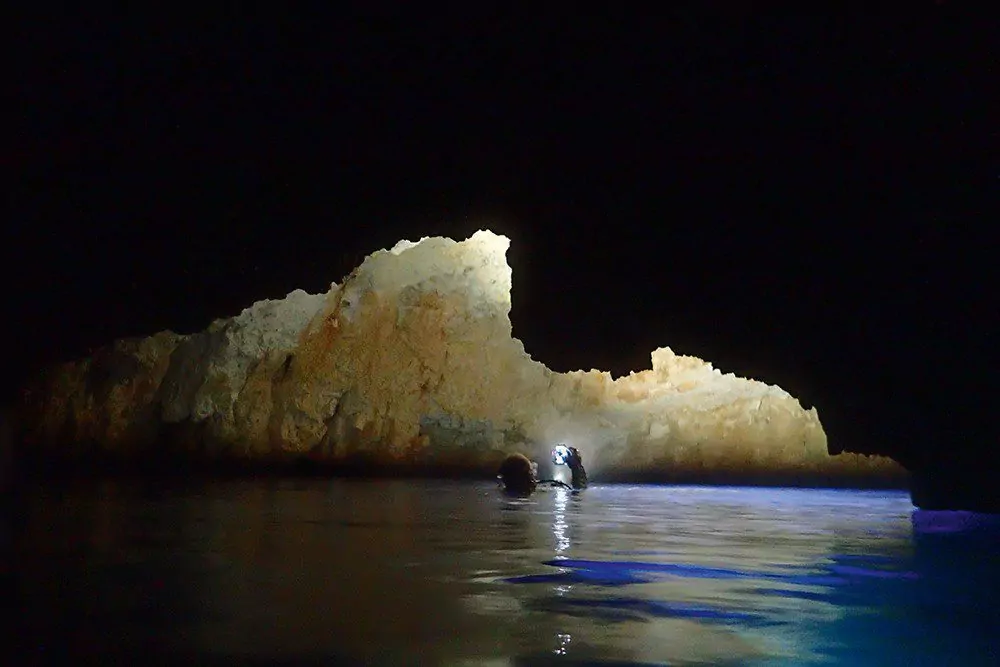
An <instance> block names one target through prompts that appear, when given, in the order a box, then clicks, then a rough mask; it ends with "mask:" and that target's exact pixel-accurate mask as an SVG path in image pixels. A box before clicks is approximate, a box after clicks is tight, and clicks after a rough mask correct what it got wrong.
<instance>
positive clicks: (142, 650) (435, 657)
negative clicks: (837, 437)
mask: <svg viewBox="0 0 1000 667" xmlns="http://www.w3.org/2000/svg"><path fill="white" fill-rule="evenodd" d="M26 509H27V515H26V520H25V523H24V527H23V534H22V535H21V536H20V539H19V540H18V542H17V545H16V546H17V558H18V560H17V563H18V566H19V575H20V576H19V582H20V592H21V595H20V597H19V598H18V603H19V604H20V606H21V608H20V609H19V610H18V611H19V613H20V616H21V619H22V624H23V628H21V630H22V632H21V643H22V644H23V646H24V649H25V651H27V652H28V654H29V656H35V657H37V656H40V655H46V656H51V655H52V652H53V651H55V652H57V653H58V652H63V653H66V652H69V653H76V654H99V653H103V654H106V655H113V654H119V653H120V654H125V655H132V656H134V655H136V654H141V655H147V656H148V655H151V654H152V655H157V656H159V657H161V658H163V659H165V660H169V659H175V660H176V661H177V662H182V661H184V660H187V659H190V658H192V657H196V658H199V659H202V660H204V659H206V658H211V657H213V656H215V657H219V658H220V659H221V660H223V661H225V660H230V659H236V658H258V659H261V660H263V661H277V662H281V663H283V664H284V663H288V662H296V661H300V662H303V661H312V660H316V661H326V664H329V663H330V661H331V660H333V661H335V662H337V663H338V664H339V663H348V664H362V663H364V664H370V663H372V662H376V663H379V664H401V663H406V664H418V663H419V664H548V663H549V662H552V664H556V663H558V664H602V663H603V662H605V661H606V662H609V663H610V662H614V664H662V663H664V662H666V663H669V664H739V665H772V664H775V665H777V664H812V663H815V664H852V665H856V664H935V665H936V664H965V665H975V664H994V663H993V660H992V659H991V658H990V657H989V656H990V653H991V652H994V653H995V652H996V651H997V639H996V636H997V635H998V631H1000V622H998V619H1000V615H998V612H997V611H996V610H995V609H994V608H993V605H992V602H993V600H992V599H991V598H992V594H990V593H988V592H987V591H990V590H993V589H1000V587H997V586H995V584H997V583H998V574H1000V572H998V569H1000V562H998V560H997V559H998V555H997V554H998V549H997V547H998V545H1000V541H998V535H1000V526H998V525H997V524H996V522H995V521H994V520H992V519H989V518H987V517H983V516H982V515H969V514H964V513H927V512H916V513H914V511H913V508H912V506H911V505H910V502H909V498H908V496H907V495H906V494H904V493H897V492H859V491H839V490H807V489H740V488H709V487H654V486H604V485H595V486H592V487H591V488H589V489H588V490H586V491H585V492H582V493H570V492H568V491H566V490H564V489H547V490H544V491H540V492H539V493H537V494H536V495H535V496H533V497H532V498H529V499H508V498H505V497H503V496H502V495H500V494H499V493H498V492H497V490H496V489H495V488H494V487H493V486H492V485H489V484H466V483H446V482H349V481H342V480H335V481H317V480H309V481H303V480H292V481H277V482H276V481H239V482H213V483H206V484H195V483H191V484H187V485H183V486H180V485H172V486H164V485H159V486H156V485H153V486H150V485H145V486H144V485H141V484H138V483H132V484H120V483H111V482H104V483H100V484H94V485H90V486H84V487H76V488H72V489H61V490H46V489H41V488H39V489H36V490H34V491H33V492H31V493H30V494H29V496H28V499H27V506H26ZM994 657H995V656H994Z"/></svg>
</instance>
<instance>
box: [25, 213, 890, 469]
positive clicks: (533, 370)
mask: <svg viewBox="0 0 1000 667" xmlns="http://www.w3.org/2000/svg"><path fill="white" fill-rule="evenodd" d="M508 246H509V240H508V239H507V238H505V237H503V236H498V235H496V234H493V233H491V232H489V231H480V232H477V233H476V234H474V235H473V236H471V237H470V238H469V239H467V240H465V241H461V242H456V241H453V240H451V239H446V238H425V239H423V240H421V241H420V242H417V243H413V242H408V241H401V242H400V243H398V244H397V245H396V246H395V247H393V248H392V249H390V250H380V251H378V252H375V253H373V254H372V255H370V256H368V257H367V258H366V259H365V261H364V262H363V263H362V264H361V266H359V267H358V268H356V269H355V270H354V271H353V272H352V273H351V274H350V275H349V276H347V277H346V278H345V279H344V281H343V283H342V284H340V285H338V284H333V285H331V287H330V290H329V291H328V292H327V293H326V294H318V295H310V294H307V293H305V292H303V291H301V290H299V291H295V292H292V293H291V294H289V295H288V296H287V297H285V298H284V299H281V300H273V301H272V300H268V301H261V302H258V303H255V304H254V305H252V306H251V307H250V308H247V309H246V310H244V311H243V312H242V313H241V314H240V315H238V316H236V317H233V318H230V319H222V320H217V321H215V322H213V323H212V324H211V325H210V326H209V327H208V328H207V329H206V330H205V331H202V332H200V333H196V334H193V335H178V334H175V333H172V332H169V331H168V332H162V333H158V334H155V335H153V336H150V337H148V338H144V339H128V340H119V341H116V342H114V343H113V344H111V345H109V346H108V347H106V348H104V349H102V350H100V351H98V352H97V353H96V354H94V355H93V356H91V357H89V358H87V359H83V360H81V361H77V362H73V363H68V364H65V365H62V366H59V367H56V368H53V369H51V370H50V371H49V372H48V373H46V374H45V375H44V376H43V377H40V378H39V380H38V382H36V383H35V384H34V385H33V387H32V388H31V389H29V390H28V391H26V392H25V403H24V405H23V406H22V408H23V410H22V415H23V419H22V421H23V423H24V426H25V430H24V432H23V434H22V439H23V441H24V442H25V443H26V444H27V445H28V446H29V447H30V448H32V450H33V451H36V452H45V455H46V456H55V457H60V456H67V455H71V454H72V453H73V451H74V448H81V447H86V448H88V449H87V451H92V449H93V448H96V449H97V450H98V451H101V452H104V453H109V452H110V453H117V454H122V455H134V456H140V455H142V454H143V453H149V452H158V451H159V452H163V451H169V452H173V453H176V454H177V455H181V454H185V453H186V454H190V455H196V456H208V457H235V458H239V459H251V460H267V459H269V458H280V457H282V456H303V455H304V456H309V457H311V458H313V459H316V460H319V461H327V462H349V461H356V460H365V461H369V462H372V463H375V464H378V465H385V466H391V465H402V466H405V465H410V466H418V467H419V466H435V465H448V466H459V467H463V466H464V467H467V468H482V469H491V468H492V466H495V464H496V463H497V462H498V461H500V460H501V459H502V458H503V457H504V456H505V455H506V454H507V453H509V452H514V451H524V452H527V453H530V454H532V455H535V456H543V455H544V453H545V452H546V451H548V448H549V447H550V446H551V444H553V443H555V442H568V443H571V444H573V445H575V446H577V447H578V448H579V449H580V451H581V452H582V453H583V455H584V457H585V460H586V461H587V462H588V463H587V465H588V469H589V470H590V471H591V474H592V476H593V477H595V478H597V479H600V477H601V476H602V473H603V474H604V475H606V476H607V477H608V478H613V477H615V476H616V475H617V476H619V477H626V478H627V477H628V476H630V475H640V474H648V473H651V472H652V473H655V475H657V476H659V477H662V478H671V479H674V478H676V479H681V478H686V477H691V478H697V477H699V476H706V475H707V476H711V475H716V474H723V475H732V476H734V477H735V478H740V477H752V476H754V475H765V476H767V475H777V476H779V477H780V476H789V475H792V476H795V475H806V476H808V475H819V476H833V477H836V476H838V475H858V476H861V477H866V476H868V477H871V476H888V477H898V476H900V475H901V474H902V473H903V471H902V469H901V468H899V467H898V466H897V465H896V464H895V463H893V462H892V461H891V460H889V459H882V458H879V457H870V458H869V457H864V456H855V455H850V454H844V455H839V456H829V455H828V454H827V446H826V435H825V433H824V431H823V427H822V425H821V424H820V420H819V416H818V414H817V412H816V410H815V409H811V410H805V409H803V408H802V406H801V405H800V404H799V402H798V401H797V400H796V399H795V398H793V397H792V396H790V395H789V394H788V393H787V392H785V391H783V390H782V389H780V388H779V387H776V386H771V385H767V384H765V383H763V382H758V381H756V380H749V379H743V378H739V377H736V376H734V375H731V374H722V373H720V372H719V371H718V370H715V369H713V368H712V366H711V364H709V363H707V362H705V361H702V360H701V359H697V358H695V357H689V356H681V355H677V354H675V353H674V352H673V351H672V350H671V349H670V348H669V347H666V348H660V349H657V350H655V351H653V353H652V368H651V369H650V370H644V371H641V372H638V373H631V374H630V375H628V376H627V377H621V378H618V379H614V378H612V377H611V375H610V374H609V373H606V372H601V371H597V370H591V371H575V372H571V373H556V372H553V371H551V370H549V369H548V368H546V367H545V366H544V365H543V364H541V363H539V362H537V361H534V360H533V359H531V357H530V356H529V355H528V354H527V353H526V352H525V350H524V347H523V345H522V344H521V342H520V341H519V340H517V339H516V338H513V337H512V332H511V323H510V319H509V312H510V305H511V302H510V294H511V269H510V267H509V266H508V265H507V262H506V251H507V248H508Z"/></svg>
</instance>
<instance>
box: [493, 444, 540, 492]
mask: <svg viewBox="0 0 1000 667" xmlns="http://www.w3.org/2000/svg"><path fill="white" fill-rule="evenodd" d="M499 479H500V484H501V485H502V486H503V490H504V491H505V492H506V493H508V494H510V495H512V496H530V495H531V494H532V493H534V491H535V488H536V487H537V486H538V480H537V479H535V471H534V469H533V467H532V465H531V460H530V459H528V457H527V456H525V455H524V454H511V455H510V456H508V457H507V458H506V459H504V461H503V463H501V464H500V474H499Z"/></svg>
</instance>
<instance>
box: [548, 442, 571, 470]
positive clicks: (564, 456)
mask: <svg viewBox="0 0 1000 667" xmlns="http://www.w3.org/2000/svg"><path fill="white" fill-rule="evenodd" d="M569 457H570V453H569V447H567V446H566V445H556V446H555V448H554V449H553V450H552V462H553V463H555V464H556V465H557V466H564V465H566V464H567V462H568V461H569Z"/></svg>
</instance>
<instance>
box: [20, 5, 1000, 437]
mask: <svg viewBox="0 0 1000 667" xmlns="http://www.w3.org/2000/svg"><path fill="white" fill-rule="evenodd" d="M468 4H469V5H474V4H475V3H468ZM692 4H693V6H694V7H697V9H690V8H687V9H685V8H683V6H680V7H675V8H672V9H670V8H667V9H661V10H658V12H657V14H656V15H655V16H654V15H626V14H625V13H621V12H619V11H617V10H614V11H612V10H606V11H605V12H603V13H600V14H584V13H582V12H580V11H572V12H560V11H552V12H551V13H547V14H543V13H538V12H535V13H532V14H517V13H515V11H514V10H513V9H511V8H510V6H508V5H506V4H504V5H498V6H497V8H496V9H495V10H489V9H483V8H482V7H477V8H476V9H475V10H470V11H469V12H468V13H466V14H465V15H449V16H444V15H440V16H428V15H422V14H419V13H411V14H408V15H396V14H390V13H387V12H386V13H380V12H379V11H375V10H372V11H365V12H355V13H347V12H344V13H334V12H333V11H325V12H321V13H317V14H313V15H304V14H301V13H292V12H290V11H289V12H288V13H261V14H249V13H246V12H245V11H244V10H236V9H227V10H215V11H208V10H206V11H205V12H201V13H193V14H181V13H172V14H163V15H154V14H152V13H147V14H130V15H127V16H126V15H111V14H103V15H98V14H86V13H81V14H72V15H70V14H65V15H60V14H57V13H50V14H49V15H47V16H45V17H44V19H38V20H34V19H31V20H28V18H27V17H25V19H26V20H25V21H24V22H23V23H21V24H20V25H21V30H20V31H19V36H18V39H17V40H16V43H15V59H14V65H15V75H14V77H13V80H12V82H9V83H10V84H12V86H13V90H14V93H15V97H14V109H15V118H14V119H13V124H12V125H11V126H10V127H9V129H10V130H11V135H12V137H13V142H12V143H11V144H9V146H10V147H9V149H8V151H6V156H7V160H6V161H7V162H8V164H9V167H11V168H10V169H9V170H8V171H10V172H11V173H12V175H11V176H10V177H9V178H8V180H7V181H6V183H7V185H8V188H9V197H8V202H9V209H8V210H9V213H8V215H7V216H5V217H6V218H7V220H8V221H9V223H10V224H9V225H7V226H6V228H7V231H5V232H4V235H5V239H4V244H3V246H4V248H3V250H4V253H5V257H4V259H3V266H4V270H5V271H10V272H11V274H10V277H9V278H8V280H7V285H8V290H7V294H6V299H7V304H6V311H7V312H6V314H7V317H6V318H5V321H6V324H5V326H4V329H5V334H6V335H8V336H12V337H13V339H12V340H11V342H10V343H9V344H8V346H7V347H6V350H7V354H5V355H4V358H3V363H4V365H5V367H4V369H3V376H4V378H5V382H4V385H5V388H6V391H7V394H6V395H7V396H11V395H13V394H12V392H13V388H14V387H16V386H17V384H18V383H19V382H21V380H22V379H23V378H24V377H25V375H26V374H27V373H29V372H31V371H32V370H34V369H35V368H37V367H38V366H39V365H40V364H43V363H45V362H48V361H52V360H60V359H68V358H74V357H77V356H81V355H84V354H86V352H87V349H88V348H89V347H91V346H97V345H100V344H102V343H106V342H108V341H110V340H112V339H114V338H118V337H124V336H134V335H148V334H150V333H153V332H155V331H157V330H161V329H165V328H171V329H174V330H177V331H182V332H193V331H196V330H199V329H202V328H204V327H205V326H206V325H207V324H208V323H209V321H210V320H211V319H213V318H215V317H222V316H230V315H234V314H236V313H238V312H239V311H240V310H241V309H242V308H244V307H246V306H248V305H249V304H251V303H252V302H253V301H255V300H257V299H261V298H276V297H281V296H283V295H284V294H286V293H287V292H289V291H291V290H293V289H296V288H300V287H301V288H304V289H306V290H308V291H310V292H316V291H325V290H326V289H327V287H328V285H329V283H330V282H332V281H340V279H341V278H342V277H343V276H344V275H345V274H346V273H347V272H348V271H349V270H350V269H351V268H353V266H355V265H356V264H357V263H358V262H360V260H361V259H362V258H363V257H364V256H365V255H366V254H368V253H369V252H372V251H374V250H376V249H379V248H383V247H389V246H391V245H392V244H394V243H395V242H396V241H397V240H399V239H400V238H410V239H416V238H419V237H421V236H425V235H436V234H446V235H450V236H453V237H456V238H457V237H464V236H465V235H467V234H469V233H471V232H472V231H475V229H477V228H479V227H483V226H489V227H490V228H492V229H493V230H494V231H496V232H498V233H503V234H506V235H508V236H510V237H511V239H512V242H513V245H512V248H511V251H510V253H509V255H508V259H509V261H510V263H511V265H512V266H513V268H514V292H513V301H514V307H513V313H512V319H513V323H514V332H515V335H516V336H518V337H519V338H521V340H523V341H524V343H525V346H526V348H527V350H528V351H529V352H530V353H531V354H532V355H533V356H534V357H535V358H536V359H538V360H540V361H543V362H545V363H546V364H548V365H549V366H550V367H552V368H554V369H556V370H570V369H575V368H591V367H597V368H602V369H606V370H611V371H613V372H614V373H615V374H616V375H617V374H621V373H625V372H627V371H628V370H632V369H635V370H639V369H642V368H646V367H648V363H649V353H650V351H651V350H652V349H653V348H655V347H657V346H659V345H670V346H672V347H673V348H674V349H675V350H676V351H678V352H681V353H689V354H695V355H698V356H702V357H704V358H707V359H709V360H711V361H713V362H714V363H715V365H716V367H718V368H721V369H722V370H723V371H735V372H737V373H739V374H742V375H749V376H753V377H758V378H760V379H764V380H766V381H768V382H772V383H778V384H780V385H781V386H783V387H785V388H786V389H788V390H789V391H791V392H792V393H793V394H794V395H796V396H799V397H801V399H802V400H803V402H805V403H806V404H807V405H816V406H817V407H818V408H819V410H820V416H821V418H822V419H823V421H824V423H825V425H826V427H827V430H828V433H830V435H831V442H832V446H833V448H835V449H839V448H846V449H854V450H861V451H883V452H890V453H896V454H902V455H905V454H906V453H907V452H909V453H910V455H911V456H913V455H916V454H915V453H919V452H923V451H926V450H927V449H928V448H935V447H936V448H939V449H940V448H945V449H947V448H956V447H957V448H963V447H964V448H970V447H975V446H986V445H989V446H990V447H995V446H996V444H997V443H996V435H995V429H994V428H993V424H992V423H989V422H991V420H992V417H991V415H990V411H991V409H992V406H993V405H994V404H995V403H996V401H997V398H998V394H997V383H996V380H995V377H994V375H993V371H994V368H995V357H996V355H995V354H994V349H995V345H996V342H997V337H996V327H997V316H996V310H997V308H996V300H995V297H994V293H993V291H992V288H991V286H992V284H993V283H994V282H995V279H996V275H995V274H996V273H997V271H996V270H995V263H996V261H997V260H996V257H995V248H996V245H995V244H994V243H993V242H992V238H993V235H994V233H995V232H994V230H993V229H992V227H993V226H994V225H995V223H996V221H997V218H996V211H997V208H998V207H997V206H996V204H997V186H998V184H1000V180H998V175H1000V168H998V161H997V150H996V149H997V140H998V131H997V121H998V119H1000V109H998V107H997V105H996V104H995V102H994V101H993V99H992V98H993V97H995V96H996V94H997V90H996V88H997V85H996V84H997V81H998V80H1000V79H998V76H1000V71H998V60H997V54H996V51H995V50H994V43H995V42H996V35H997V34H1000V32H998V25H997V23H996V22H995V21H993V20H992V19H990V18H989V13H988V12H985V10H984V11H983V12H982V13H980V14H976V13H975V12H973V11H972V9H970V6H971V4H970V3H959V2H913V3H908V6H907V7H902V8H900V9H899V10H897V11H896V12H893V13H878V12H853V13H852V12H847V11H843V12H841V13H827V14H823V13H812V14H809V13H796V14H789V13H775V12H773V11H765V10H759V9H754V8H752V7H751V6H750V5H751V3H746V2H743V3H741V2H729V3H727V2H705V3H692ZM802 11H803V12H805V11H808V10H802Z"/></svg>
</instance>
